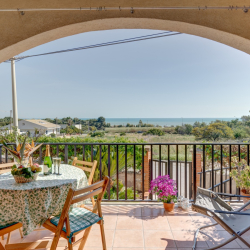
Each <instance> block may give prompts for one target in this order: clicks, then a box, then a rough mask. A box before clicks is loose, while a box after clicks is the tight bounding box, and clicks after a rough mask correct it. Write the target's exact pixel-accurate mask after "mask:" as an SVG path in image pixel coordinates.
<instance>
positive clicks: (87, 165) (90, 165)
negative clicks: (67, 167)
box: [72, 157, 97, 185]
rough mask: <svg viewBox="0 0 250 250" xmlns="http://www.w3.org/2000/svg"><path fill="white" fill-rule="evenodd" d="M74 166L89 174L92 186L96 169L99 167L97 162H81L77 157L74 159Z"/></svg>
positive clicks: (89, 181)
mask: <svg viewBox="0 0 250 250" xmlns="http://www.w3.org/2000/svg"><path fill="white" fill-rule="evenodd" d="M72 165H73V166H75V167H77V168H80V169H82V170H83V171H86V172H89V178H88V184H89V185H91V184H92V181H93V177H94V174H95V169H96V166H97V161H93V162H88V161H80V160H78V159H77V157H75V158H74V159H73V163H72Z"/></svg>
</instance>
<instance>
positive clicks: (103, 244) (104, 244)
mask: <svg viewBox="0 0 250 250" xmlns="http://www.w3.org/2000/svg"><path fill="white" fill-rule="evenodd" d="M100 230H101V237H102V247H103V250H107V246H106V239H105V233H104V226H103V220H102V221H101V224H100Z"/></svg>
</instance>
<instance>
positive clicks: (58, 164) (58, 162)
mask: <svg viewBox="0 0 250 250" xmlns="http://www.w3.org/2000/svg"><path fill="white" fill-rule="evenodd" d="M60 165H61V158H60V157H58V158H57V167H58V173H57V174H58V175H61V174H60Z"/></svg>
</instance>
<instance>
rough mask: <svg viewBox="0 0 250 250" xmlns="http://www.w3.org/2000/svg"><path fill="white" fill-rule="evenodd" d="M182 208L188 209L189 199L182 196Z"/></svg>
mask: <svg viewBox="0 0 250 250" xmlns="http://www.w3.org/2000/svg"><path fill="white" fill-rule="evenodd" d="M181 206H182V209H184V210H188V209H189V199H188V198H183V200H182V202H181Z"/></svg>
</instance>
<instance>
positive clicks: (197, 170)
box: [193, 145, 204, 198]
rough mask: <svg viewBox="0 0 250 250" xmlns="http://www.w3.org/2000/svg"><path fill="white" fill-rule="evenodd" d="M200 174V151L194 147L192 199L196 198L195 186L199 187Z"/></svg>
mask: <svg viewBox="0 0 250 250" xmlns="http://www.w3.org/2000/svg"><path fill="white" fill-rule="evenodd" d="M200 172H202V149H199V148H198V149H197V148H196V145H194V147H193V191H194V198H195V197H196V190H197V186H201V181H202V178H201V175H200V174H198V173H200ZM203 174H204V173H203Z"/></svg>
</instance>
